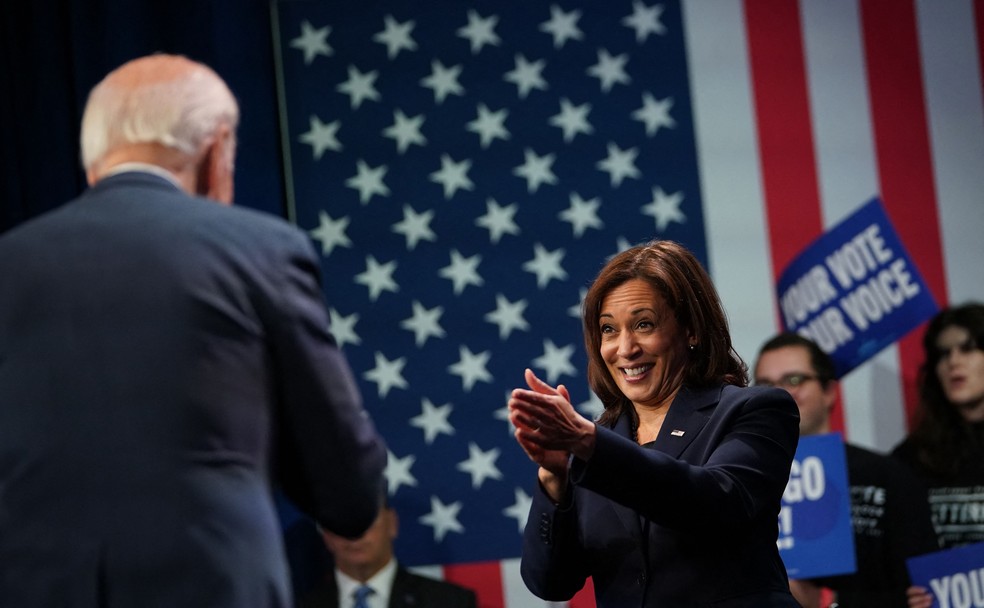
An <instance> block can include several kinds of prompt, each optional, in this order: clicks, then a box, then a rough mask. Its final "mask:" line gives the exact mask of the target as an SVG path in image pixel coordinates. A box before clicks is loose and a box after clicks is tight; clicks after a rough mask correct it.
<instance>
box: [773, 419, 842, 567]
mask: <svg viewBox="0 0 984 608" xmlns="http://www.w3.org/2000/svg"><path fill="white" fill-rule="evenodd" d="M776 543H777V544H778V546H779V553H780V555H781V556H782V561H783V562H784V563H785V564H786V573H787V574H788V575H789V577H790V578H816V577H819V576H832V575H836V574H850V573H852V572H854V571H855V570H856V569H857V566H856V564H855V559H854V531H853V528H852V526H851V492H850V489H849V488H848V482H847V457H846V456H845V452H844V440H843V439H842V438H841V436H840V435H839V434H837V433H830V434H826V435H809V436H806V437H800V442H799V447H798V448H797V449H796V458H795V459H794V460H793V466H792V470H791V471H790V473H789V483H788V484H787V485H786V491H785V492H784V493H783V495H782V509H781V510H780V512H779V538H778V540H777V541H776Z"/></svg>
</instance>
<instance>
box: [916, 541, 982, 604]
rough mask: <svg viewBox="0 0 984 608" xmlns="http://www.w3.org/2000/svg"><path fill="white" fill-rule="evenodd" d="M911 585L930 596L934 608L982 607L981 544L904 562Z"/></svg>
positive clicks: (930, 554) (938, 552)
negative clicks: (923, 588) (931, 596)
mask: <svg viewBox="0 0 984 608" xmlns="http://www.w3.org/2000/svg"><path fill="white" fill-rule="evenodd" d="M906 565H908V567H909V576H910V577H911V578H912V584H913V585H919V586H920V587H925V588H926V589H928V590H929V592H930V593H932V594H933V607H934V608H970V607H972V606H984V543H976V544H973V545H967V546H965V547H957V548H956V549H947V550H946V551H937V552H936V553H929V554H927V555H920V556H919V557H912V558H909V559H908V560H906Z"/></svg>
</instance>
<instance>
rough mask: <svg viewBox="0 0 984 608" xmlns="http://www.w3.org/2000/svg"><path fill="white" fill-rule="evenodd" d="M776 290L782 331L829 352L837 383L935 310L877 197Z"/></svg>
mask: <svg viewBox="0 0 984 608" xmlns="http://www.w3.org/2000/svg"><path fill="white" fill-rule="evenodd" d="M776 290H777V297H778V302H779V313H780V315H779V316H780V318H781V320H782V324H783V327H784V328H785V329H787V330H788V331H794V332H797V333H800V334H802V335H804V336H806V337H808V338H810V339H811V340H813V341H814V342H816V343H817V344H818V345H819V346H820V348H822V349H823V350H824V351H826V352H827V353H828V354H830V356H831V357H833V359H834V364H835V365H836V367H837V377H838V378H840V377H842V376H844V374H846V373H847V372H849V371H851V370H852V369H854V368H855V367H857V366H858V365H861V364H862V363H864V362H865V361H867V360H868V359H870V358H871V357H873V356H875V355H876V354H877V353H878V351H880V350H881V349H883V348H885V347H886V346H888V345H890V344H892V343H893V342H895V341H896V340H898V339H899V338H901V337H902V336H904V335H905V334H906V333H908V332H909V331H910V330H912V329H913V328H915V327H917V326H918V325H919V324H920V323H922V322H923V321H925V320H927V319H929V318H930V317H931V316H933V315H934V314H935V313H936V311H937V306H936V302H935V300H934V299H933V296H932V294H931V293H930V291H929V287H928V286H927V285H926V283H925V281H923V279H922V276H921V275H920V274H919V271H918V270H917V269H916V266H915V264H913V262H912V260H911V259H910V258H909V254H908V253H907V252H906V250H905V247H903V245H902V241H901V240H900V239H899V237H898V234H896V232H895V229H894V228H893V227H892V224H891V222H890V221H889V219H888V216H887V215H886V214H885V210H884V209H883V207H882V204H881V200H880V199H879V198H877V197H876V198H873V199H871V201H869V202H868V203H866V204H865V205H864V206H862V207H861V208H860V209H858V210H857V211H856V212H854V213H853V214H852V215H851V216H849V217H847V218H846V219H844V220H843V221H842V222H840V223H839V224H837V225H836V226H834V227H833V228H831V229H830V230H828V231H827V232H826V233H824V235H823V236H821V237H820V238H818V239H817V240H816V241H814V242H813V243H812V244H811V245H810V246H809V247H807V248H806V249H805V250H804V251H803V252H802V253H800V255H799V256H798V257H797V258H796V259H795V260H793V261H792V263H790V264H789V265H788V266H787V267H786V269H785V270H784V271H783V273H782V275H781V276H780V277H779V281H778V284H777V286H776Z"/></svg>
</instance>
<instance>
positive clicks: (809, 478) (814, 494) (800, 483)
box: [782, 456, 827, 504]
mask: <svg viewBox="0 0 984 608" xmlns="http://www.w3.org/2000/svg"><path fill="white" fill-rule="evenodd" d="M826 491H827V476H826V474H825V473H824V470H823V461H822V460H820V459H819V458H817V457H816V456H807V457H806V458H804V459H803V462H802V463H800V462H799V461H798V460H794V461H793V464H792V466H791V467H790V469H789V482H788V483H787V484H786V490H785V491H784V492H783V493H782V499H783V500H785V501H786V502H787V503H790V504H794V503H797V502H803V501H804V500H819V499H820V498H822V497H823V494H824V492H826Z"/></svg>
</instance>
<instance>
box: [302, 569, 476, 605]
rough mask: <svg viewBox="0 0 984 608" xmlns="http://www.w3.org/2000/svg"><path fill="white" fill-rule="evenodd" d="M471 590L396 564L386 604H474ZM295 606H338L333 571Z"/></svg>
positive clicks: (473, 594) (336, 587)
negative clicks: (418, 573)
mask: <svg viewBox="0 0 984 608" xmlns="http://www.w3.org/2000/svg"><path fill="white" fill-rule="evenodd" d="M477 605H478V603H477V600H476V598H475V592H474V591H472V590H471V589H465V588H464V587H459V586H458V585H453V584H451V583H447V582H444V581H438V580H434V579H432V578H427V577H426V576H420V575H417V574H413V573H412V572H410V571H409V570H406V569H405V568H403V567H399V566H398V567H397V569H396V576H395V577H394V578H393V588H392V589H391V590H390V600H389V606H387V608H476V606H477ZM297 608H338V586H337V585H336V584H335V576H334V572H333V571H332V572H329V573H328V575H327V576H326V577H325V580H324V584H323V585H322V586H320V587H318V588H316V589H314V590H313V591H311V592H310V593H309V594H307V595H305V596H304V597H303V598H301V601H300V602H299V603H298V607H297Z"/></svg>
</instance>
